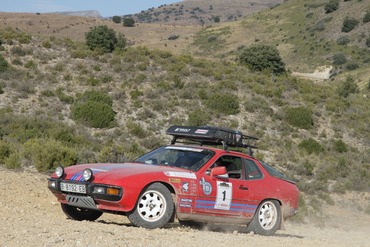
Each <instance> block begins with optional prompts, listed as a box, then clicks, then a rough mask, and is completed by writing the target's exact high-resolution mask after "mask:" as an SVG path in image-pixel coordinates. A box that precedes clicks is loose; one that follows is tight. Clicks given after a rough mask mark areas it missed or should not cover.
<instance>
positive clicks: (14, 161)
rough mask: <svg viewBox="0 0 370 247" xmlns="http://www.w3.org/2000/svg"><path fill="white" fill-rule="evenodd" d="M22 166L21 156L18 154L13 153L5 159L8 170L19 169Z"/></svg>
mask: <svg viewBox="0 0 370 247" xmlns="http://www.w3.org/2000/svg"><path fill="white" fill-rule="evenodd" d="M21 166H22V164H21V156H20V154H19V153H18V152H13V153H11V154H10V155H9V157H8V158H6V159H5V167H6V168H8V169H17V168H20V167H21Z"/></svg>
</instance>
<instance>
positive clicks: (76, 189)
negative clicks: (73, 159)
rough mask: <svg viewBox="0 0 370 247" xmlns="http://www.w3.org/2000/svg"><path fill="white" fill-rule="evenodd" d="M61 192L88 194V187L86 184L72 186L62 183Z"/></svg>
mask: <svg viewBox="0 0 370 247" xmlns="http://www.w3.org/2000/svg"><path fill="white" fill-rule="evenodd" d="M60 190H61V191H66V192H75V193H83V194H86V186H85V185H84V184H70V183H63V182H62V183H60Z"/></svg>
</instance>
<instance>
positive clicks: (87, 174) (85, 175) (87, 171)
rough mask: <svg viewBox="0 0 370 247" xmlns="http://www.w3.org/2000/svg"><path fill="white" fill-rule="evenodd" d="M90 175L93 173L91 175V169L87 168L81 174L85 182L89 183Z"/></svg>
mask: <svg viewBox="0 0 370 247" xmlns="http://www.w3.org/2000/svg"><path fill="white" fill-rule="evenodd" d="M92 175H93V173H92V171H91V169H89V168H86V169H85V170H84V171H83V174H82V176H83V178H84V180H85V181H89V180H90V179H91V178H92Z"/></svg>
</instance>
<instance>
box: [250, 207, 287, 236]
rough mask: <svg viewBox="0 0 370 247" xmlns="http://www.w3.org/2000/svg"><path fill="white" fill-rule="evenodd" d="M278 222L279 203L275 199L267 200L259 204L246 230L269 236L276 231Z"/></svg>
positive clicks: (279, 215)
mask: <svg viewBox="0 0 370 247" xmlns="http://www.w3.org/2000/svg"><path fill="white" fill-rule="evenodd" d="M280 223H281V211H280V204H279V203H278V202H277V201H275V200H267V201H264V202H262V203H261V204H260V205H259V207H258V209H257V211H256V212H255V214H254V216H253V219H252V221H251V222H250V223H249V224H248V227H247V230H248V231H253V232H254V233H256V234H259V235H265V236H271V235H273V234H274V233H275V232H276V231H277V229H278V228H279V226H280Z"/></svg>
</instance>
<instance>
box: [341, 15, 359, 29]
mask: <svg viewBox="0 0 370 247" xmlns="http://www.w3.org/2000/svg"><path fill="white" fill-rule="evenodd" d="M359 23H360V22H359V21H358V20H357V19H355V18H348V17H347V18H346V19H344V21H343V26H342V32H345V33H348V32H351V31H352V30H353V29H354V28H355V27H356V26H357V25H358V24H359Z"/></svg>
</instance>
